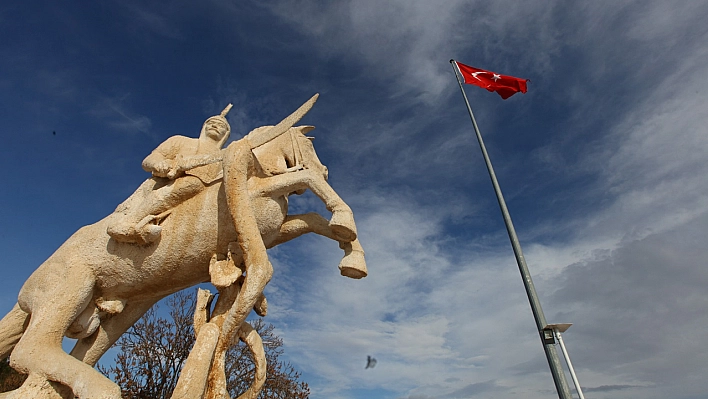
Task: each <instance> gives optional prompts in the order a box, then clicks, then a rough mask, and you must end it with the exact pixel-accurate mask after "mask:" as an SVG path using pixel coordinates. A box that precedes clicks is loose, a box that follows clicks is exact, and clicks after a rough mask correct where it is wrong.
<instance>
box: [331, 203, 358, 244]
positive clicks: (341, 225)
mask: <svg viewBox="0 0 708 399" xmlns="http://www.w3.org/2000/svg"><path fill="white" fill-rule="evenodd" d="M329 227H330V228H331V229H332V233H334V235H335V236H336V237H337V239H338V240H340V241H344V242H352V241H354V240H356V224H354V214H353V213H352V212H351V211H334V212H332V219H330V221H329Z"/></svg>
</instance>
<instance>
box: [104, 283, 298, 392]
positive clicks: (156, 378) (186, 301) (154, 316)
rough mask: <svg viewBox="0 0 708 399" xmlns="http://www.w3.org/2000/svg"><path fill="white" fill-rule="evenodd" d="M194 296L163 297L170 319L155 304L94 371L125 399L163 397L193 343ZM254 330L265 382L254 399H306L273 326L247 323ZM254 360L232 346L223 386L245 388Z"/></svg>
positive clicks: (232, 389)
mask: <svg viewBox="0 0 708 399" xmlns="http://www.w3.org/2000/svg"><path fill="white" fill-rule="evenodd" d="M194 305H195V294H194V292H192V293H184V292H180V293H177V294H175V295H173V296H172V297H170V298H169V299H168V300H167V308H168V310H169V316H170V319H171V320H169V319H165V318H162V317H160V316H159V315H158V312H157V311H156V310H155V308H153V309H151V310H150V311H149V312H147V313H146V314H145V315H144V316H143V318H142V319H140V320H139V321H138V322H137V323H135V325H134V326H133V327H131V328H130V330H128V331H127V332H126V333H125V334H123V336H122V337H121V338H120V339H119V340H118V342H117V343H116V346H115V347H116V348H118V349H119V351H120V352H119V353H118V355H117V357H116V359H115V364H114V365H112V366H110V367H101V366H99V370H101V372H103V373H104V374H105V375H107V376H109V377H110V378H112V379H113V380H114V381H115V382H116V383H118V385H120V387H121V389H122V391H123V397H125V398H131V399H162V398H169V397H170V396H171V395H172V391H173V390H174V388H175V385H176V384H177V379H178V377H179V372H180V370H181V369H182V366H183V365H184V362H185V361H186V360H187V356H188V355H189V351H190V349H191V348H192V345H193V344H194V328H193V324H192V323H193V313H194ZM251 324H252V325H253V328H254V329H255V330H256V331H258V333H259V335H260V336H261V339H262V340H263V346H264V348H265V352H266V359H267V362H268V369H267V370H268V371H267V380H266V382H265V385H264V386H263V389H262V391H261V393H260V394H259V395H258V398H259V399H279V398H288V399H291V398H292V399H306V398H309V395H310V389H309V387H308V385H307V383H305V382H302V381H300V373H299V372H298V371H297V370H295V369H294V368H293V366H292V365H291V364H290V363H287V362H283V361H281V360H279V356H280V355H281V354H282V353H283V349H282V345H283V340H282V339H281V338H280V337H278V336H277V335H275V333H274V332H273V325H272V324H266V323H264V322H263V319H257V320H255V321H253V322H252V323H251ZM254 370H255V367H254V363H253V358H252V356H251V353H250V351H249V350H248V348H247V347H246V346H245V345H243V344H238V345H234V346H233V347H232V348H231V349H229V351H228V352H227V355H226V375H227V378H228V381H227V388H228V391H229V394H230V395H231V396H232V397H234V398H235V397H238V395H240V394H241V393H243V392H245V391H246V390H247V389H248V387H249V386H250V384H251V381H253V377H254Z"/></svg>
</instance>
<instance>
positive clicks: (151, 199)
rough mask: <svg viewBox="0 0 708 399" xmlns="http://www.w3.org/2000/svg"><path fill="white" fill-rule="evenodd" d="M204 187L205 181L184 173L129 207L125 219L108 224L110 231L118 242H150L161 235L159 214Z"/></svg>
mask: <svg viewBox="0 0 708 399" xmlns="http://www.w3.org/2000/svg"><path fill="white" fill-rule="evenodd" d="M203 189H204V183H202V181H201V180H199V178H197V177H195V176H189V175H187V176H182V177H180V178H178V179H176V180H173V181H172V182H170V183H168V184H167V185H165V186H162V187H159V188H156V189H155V190H152V191H149V192H148V194H147V196H146V197H145V198H144V199H143V201H142V202H140V203H139V204H136V206H134V207H132V208H130V209H128V210H127V213H126V214H125V215H124V217H123V219H122V220H121V221H120V222H119V223H117V224H115V225H111V226H109V227H108V234H110V235H111V237H113V238H115V239H116V240H118V241H122V242H137V243H139V244H147V243H150V242H153V241H154V240H156V239H157V237H159V235H160V232H161V230H162V228H161V227H160V226H158V225H156V224H152V223H150V222H152V220H153V219H154V218H155V216H158V215H160V214H162V213H164V212H166V211H168V210H170V209H172V208H174V207H175V206H177V205H179V204H181V203H182V202H184V201H186V200H187V199H189V198H191V197H193V196H195V195H197V194H198V193H199V192H201V191H202V190H203Z"/></svg>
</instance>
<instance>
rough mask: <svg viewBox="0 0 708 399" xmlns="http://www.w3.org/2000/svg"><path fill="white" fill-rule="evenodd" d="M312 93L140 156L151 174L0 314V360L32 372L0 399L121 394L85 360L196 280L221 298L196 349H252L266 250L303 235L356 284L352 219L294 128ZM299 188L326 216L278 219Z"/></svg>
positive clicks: (361, 263) (211, 122)
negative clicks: (291, 108)
mask: <svg viewBox="0 0 708 399" xmlns="http://www.w3.org/2000/svg"><path fill="white" fill-rule="evenodd" d="M316 99H317V95H315V96H313V97H312V98H311V99H310V100H309V101H307V102H306V103H305V104H303V106H301V107H300V108H299V109H298V110H296V111H295V112H294V113H293V114H291V115H290V116H288V117H287V118H285V119H284V120H283V121H281V122H280V123H278V124H277V125H275V126H265V127H261V128H258V129H255V130H253V131H252V132H251V133H249V134H248V135H247V136H245V137H244V138H242V139H240V140H238V141H235V142H232V143H231V144H229V145H228V146H227V147H226V148H224V149H221V147H222V146H223V144H224V142H225V141H226V138H227V137H228V134H229V132H230V127H229V126H228V122H227V121H226V118H225V115H226V112H228V109H229V107H227V108H226V109H225V110H224V112H222V114H221V115H218V116H216V117H212V118H209V119H207V121H206V122H205V124H204V127H203V128H202V133H201V135H200V137H199V139H189V138H186V137H176V138H170V139H168V140H167V141H166V142H165V143H163V144H161V145H160V146H159V147H158V148H157V149H156V150H155V151H154V152H153V153H152V154H151V155H150V156H148V157H147V158H146V159H145V162H143V166H144V167H145V169H146V170H148V171H150V172H152V174H153V177H151V178H150V179H148V180H146V181H145V182H144V183H143V184H142V185H141V186H140V187H139V188H138V189H137V190H136V191H135V193H133V195H131V196H130V197H129V198H128V199H127V200H126V201H125V202H123V203H122V204H121V205H119V206H118V208H117V209H116V211H115V212H114V213H112V214H111V215H109V216H107V217H106V218H104V219H102V220H100V221H98V222H96V223H94V224H92V225H88V226H84V227H82V228H81V229H79V230H78V231H77V232H76V233H74V234H73V235H72V236H71V237H69V239H68V240H67V241H66V242H65V243H64V244H63V245H62V246H61V247H59V249H57V251H56V252H55V253H54V254H52V255H51V256H50V257H49V259H47V260H46V261H45V262H44V263H43V264H42V265H40V266H39V268H38V269H37V270H36V271H35V272H34V273H33V274H32V275H31V276H30V277H29V278H28V280H27V281H26V282H25V284H24V285H23V287H22V289H21V290H20V293H19V296H18V301H17V304H16V305H15V307H14V308H13V309H12V310H11V311H10V313H8V314H7V315H6V316H5V317H4V318H3V319H2V320H0V359H2V358H5V357H7V356H8V355H10V364H11V366H12V367H14V368H15V369H17V370H19V371H21V372H24V373H28V374H29V375H30V376H29V378H28V379H27V382H26V383H25V384H24V385H23V386H22V387H21V388H19V389H18V390H16V391H12V392H8V393H5V394H0V398H23V399H24V398H73V397H74V395H75V396H77V397H79V398H81V399H84V398H86V399H118V398H120V389H119V387H118V386H117V385H116V384H115V383H113V382H112V381H110V380H109V379H108V378H106V377H104V376H103V375H102V374H100V373H99V372H97V371H96V370H95V369H94V368H93V366H94V365H95V363H96V362H97V361H98V360H99V358H100V357H101V356H102V355H103V354H104V353H105V352H106V351H107V350H108V349H109V348H110V347H111V346H112V345H113V343H115V341H116V340H117V339H118V338H119V337H120V336H121V335H122V334H123V333H124V332H125V331H126V330H127V329H128V328H130V326H132V325H133V323H135V322H136V321H137V320H138V319H139V318H140V317H141V316H142V315H143V314H144V313H145V312H146V311H147V310H148V309H149V308H150V307H151V306H152V305H153V304H155V303H156V302H157V301H159V300H160V299H162V298H164V297H166V296H167V295H170V294H172V293H174V292H177V291H179V290H182V289H184V288H187V287H191V286H194V285H196V284H199V283H202V282H209V281H214V284H215V285H216V286H217V287H218V288H219V289H220V290H226V291H224V292H228V295H224V300H222V301H221V304H220V303H219V302H218V301H217V305H216V307H215V308H214V311H213V312H212V315H205V314H204V313H203V312H201V311H198V312H197V314H200V315H201V316H200V317H201V319H200V320H201V321H197V323H196V324H195V327H198V330H199V333H198V336H197V344H198V345H201V346H200V347H198V346H197V345H196V344H195V349H199V348H201V349H199V350H200V351H201V352H199V353H205V354H207V355H209V351H210V350H211V355H209V356H212V359H214V358H218V356H220V354H219V353H220V352H219V351H220V350H222V349H223V347H224V345H228V344H230V343H231V341H230V340H231V338H232V337H236V336H239V337H241V338H242V339H244V340H245V341H246V342H247V343H248V344H249V347H250V348H251V350H253V351H254V353H256V352H257V341H258V339H256V338H255V337H254V336H253V334H252V333H251V332H249V331H247V330H248V327H245V324H244V321H245V319H246V317H247V316H248V314H249V313H250V311H251V310H252V309H254V308H255V309H256V310H257V312H258V313H261V314H264V313H265V311H266V301H265V298H264V297H263V288H264V287H265V285H266V284H267V283H268V281H269V280H270V278H271V276H272V272H273V269H272V265H271V264H270V262H269V260H268V256H267V253H266V249H267V248H271V247H273V246H275V245H278V244H280V243H283V242H286V241H289V240H291V239H293V238H296V237H298V236H300V235H302V234H305V233H312V232H314V233H316V234H320V235H322V236H325V237H329V238H331V239H332V240H335V241H337V242H338V243H339V246H340V248H342V249H343V250H344V258H343V259H342V261H341V262H340V265H339V268H340V272H341V274H342V275H344V276H347V277H350V278H357V279H358V278H362V277H365V276H366V275H367V270H366V264H365V260H364V251H363V249H362V247H361V244H360V243H359V240H358V238H357V234H356V226H355V223H354V218H353V214H352V211H351V209H350V208H349V206H348V205H347V204H346V203H345V202H344V201H343V200H342V199H341V198H340V197H339V196H338V195H337V193H336V192H335V191H334V190H333V189H332V187H331V186H329V184H328V183H327V181H326V180H327V177H328V172H327V168H326V167H325V166H324V165H322V163H321V162H320V161H319V159H318V158H317V154H316V153H315V150H314V147H313V145H312V142H311V138H309V137H307V136H305V133H307V132H308V131H309V130H311V129H312V127H311V126H300V127H293V126H294V125H295V123H297V122H298V121H299V120H300V119H301V118H302V116H304V114H305V113H306V112H307V111H308V110H309V109H310V108H311V107H312V105H313V104H314V102H315V101H316ZM307 189H309V190H311V191H312V192H313V193H314V194H315V195H317V196H318V197H319V198H320V199H321V200H322V201H323V202H324V204H325V206H326V207H327V209H328V210H329V211H331V212H332V217H331V218H330V220H327V219H325V218H323V217H322V216H320V215H319V214H317V213H307V214H302V215H289V214H288V196H289V195H291V194H294V193H302V192H304V191H305V190H307ZM226 297H228V298H226ZM201 305H203V303H202V304H201ZM205 309H206V307H205ZM197 324H198V325H197ZM214 326H216V328H215V327H214ZM210 335H211V338H209V339H207V338H208V337H209V336H210ZM256 335H257V334H256ZM64 336H68V337H73V338H76V339H77V342H76V345H75V346H74V348H73V350H72V351H71V353H70V354H67V353H66V352H64V351H63V350H62V347H61V343H62V339H63V337H64ZM202 336H203V337H206V338H201V339H200V337H202ZM249 340H250V341H249ZM205 342H206V344H205ZM220 342H221V343H220ZM249 342H250V343H249ZM211 343H214V345H215V346H214V348H213V350H212V349H209V348H208V346H209V345H211ZM204 345H206V346H204ZM219 345H221V346H219ZM217 347H218V348H217ZM205 348H206V349H205ZM219 348H221V349H219ZM254 348H256V349H254ZM256 357H257V356H256ZM191 363H193V364H211V362H207V363H204V362H201V363H200V362H198V361H196V360H195V361H192V362H191ZM217 366H218V365H217ZM190 370H192V371H190V373H192V374H190V375H194V370H196V369H194V368H190ZM218 372H219V371H218V367H216V368H215V367H213V366H212V367H209V368H208V370H202V373H206V375H209V376H212V377H213V376H216V375H217V374H218ZM197 374H199V373H197ZM212 377H209V378H212ZM213 378H216V377H213ZM190 379H191V380H194V381H197V382H196V383H192V382H190ZM180 383H181V384H182V387H181V388H180V389H182V388H184V389H186V390H184V389H183V390H182V391H180V392H195V389H196V390H197V391H199V389H200V388H199V387H197V388H194V389H192V388H193V386H194V384H197V385H199V384H202V385H200V386H201V387H203V388H204V389H205V391H200V392H217V393H216V394H214V395H212V394H211V393H210V394H209V395H212V396H209V397H222V398H228V395H226V396H224V395H223V392H219V391H218V388H215V387H212V388H207V386H206V385H204V384H205V383H204V382H203V381H202V380H201V379H200V378H191V377H190V378H187V379H184V381H183V379H180ZM209 390H210V391H209ZM176 394H177V392H176ZM256 394H257V392H256ZM219 395H221V396H219ZM185 397H186V396H185ZM253 397H255V396H253Z"/></svg>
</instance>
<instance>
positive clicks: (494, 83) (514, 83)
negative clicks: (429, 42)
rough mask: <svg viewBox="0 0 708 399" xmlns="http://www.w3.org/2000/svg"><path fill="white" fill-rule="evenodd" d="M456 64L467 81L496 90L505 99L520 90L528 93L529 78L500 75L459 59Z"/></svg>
mask: <svg viewBox="0 0 708 399" xmlns="http://www.w3.org/2000/svg"><path fill="white" fill-rule="evenodd" d="M455 64H457V68H458V69H459V70H460V73H461V74H462V77H463V78H464V79H465V83H468V84H471V85H475V86H479V87H481V88H483V89H487V90H489V91H496V92H497V93H499V95H500V96H501V98H503V99H504V100H506V99H507V98H509V97H511V96H513V95H514V94H516V93H518V92H522V93H526V82H528V79H520V78H515V77H513V76H508V75H500V74H498V73H494V72H489V71H485V70H484V69H479V68H475V67H471V66H469V65H465V64H460V63H459V62H457V61H455Z"/></svg>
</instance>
